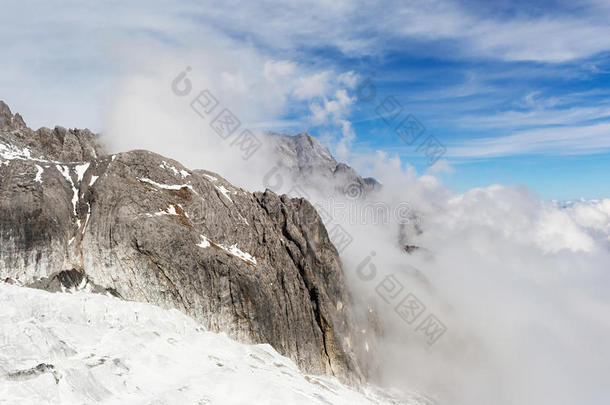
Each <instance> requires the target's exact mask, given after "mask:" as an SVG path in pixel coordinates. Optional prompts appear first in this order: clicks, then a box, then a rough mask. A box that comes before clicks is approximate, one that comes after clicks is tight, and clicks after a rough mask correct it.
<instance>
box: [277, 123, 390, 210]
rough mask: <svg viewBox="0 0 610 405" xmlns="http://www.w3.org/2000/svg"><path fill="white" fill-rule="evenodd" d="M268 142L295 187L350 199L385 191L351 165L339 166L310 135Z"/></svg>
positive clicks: (278, 135)
mask: <svg viewBox="0 0 610 405" xmlns="http://www.w3.org/2000/svg"><path fill="white" fill-rule="evenodd" d="M268 141H269V143H270V144H271V145H272V147H273V148H274V149H275V151H276V152H277V156H278V162H277V166H278V169H280V170H281V171H282V172H283V174H284V175H286V176H287V177H289V178H290V179H291V183H292V184H299V185H304V186H305V187H306V188H311V189H316V190H317V191H319V192H321V193H322V194H323V195H332V194H335V193H340V194H344V195H346V196H347V197H349V198H364V197H366V196H367V195H368V194H370V193H371V192H373V191H375V190H378V189H379V188H380V187H381V184H380V183H379V182H378V181H377V180H375V179H374V178H372V177H365V178H363V177H361V176H360V175H359V174H358V172H356V170H354V169H353V168H352V167H350V166H349V165H347V164H345V163H340V162H337V160H336V159H335V158H334V157H333V155H332V154H331V153H330V151H329V150H328V148H326V147H325V146H324V145H322V143H320V141H318V140H317V139H316V138H314V137H313V136H311V135H310V134H308V133H306V132H303V133H300V134H298V135H295V136H291V135H285V134H275V133H270V134H269V138H268Z"/></svg>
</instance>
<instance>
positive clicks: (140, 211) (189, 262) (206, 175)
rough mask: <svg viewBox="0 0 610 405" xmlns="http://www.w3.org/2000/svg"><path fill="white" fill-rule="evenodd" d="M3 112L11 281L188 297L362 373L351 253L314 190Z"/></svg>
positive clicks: (326, 364)
mask: <svg viewBox="0 0 610 405" xmlns="http://www.w3.org/2000/svg"><path fill="white" fill-rule="evenodd" d="M9 115H11V116H10V117H9ZM0 117H1V118H0V128H1V130H0V277H1V279H2V280H5V279H7V280H12V281H13V282H18V283H21V284H24V285H28V286H32V287H38V288H45V289H48V290H53V291H55V290H58V289H60V290H63V289H64V288H67V289H73V288H87V289H89V290H92V291H98V292H104V291H107V292H110V293H112V294H114V295H117V296H119V297H122V298H124V299H128V300H138V301H145V302H149V303H153V304H156V305H160V306H162V307H169V308H178V309H180V310H182V311H183V312H185V313H187V314H188V315H190V316H192V317H194V318H195V319H197V320H198V321H200V322H201V323H202V324H203V325H205V326H206V327H207V328H208V329H209V330H212V331H218V332H226V333H227V334H228V335H229V336H231V337H234V338H237V339H239V340H241V341H245V342H249V343H269V344H271V345H272V346H273V347H274V348H275V349H276V350H278V351H279V352H280V353H282V354H284V355H286V356H288V357H290V358H291V359H293V360H294V361H295V362H296V363H297V364H298V365H299V366H300V367H301V368H302V369H303V370H305V371H307V372H310V373H317V374H328V375H335V376H337V377H339V378H340V379H341V380H343V381H345V382H350V383H357V382H360V381H361V380H362V378H363V377H362V373H361V371H360V369H359V366H358V364H357V361H356V360H355V355H354V347H356V346H358V347H360V345H361V344H362V343H361V342H360V341H359V339H360V338H359V334H357V333H353V331H354V330H355V329H356V328H354V326H353V323H352V322H353V321H352V316H351V313H350V303H351V300H350V297H349V294H348V292H347V290H346V287H345V283H344V280H343V273H342V269H341V264H340V261H339V257H338V254H337V251H336V249H335V248H334V246H333V245H332V243H331V242H330V240H329V238H328V235H327V232H326V229H325V227H324V225H323V223H322V221H321V220H320V218H319V217H318V215H317V213H316V211H315V209H314V208H313V207H312V206H311V205H310V204H309V203H308V202H307V201H305V200H303V199H290V198H288V197H286V196H282V197H279V196H277V195H275V194H274V193H272V192H270V191H267V192H264V193H249V192H246V191H244V190H241V189H238V188H236V187H234V186H232V185H231V184H230V183H228V182H227V181H226V180H224V179H223V178H221V177H220V176H218V175H217V174H214V173H211V172H206V171H203V170H195V171H191V170H188V169H186V168H185V167H183V166H182V165H180V164H179V163H178V162H175V161H173V160H170V159H167V158H164V157H162V156H160V155H157V154H154V153H151V152H147V151H132V152H127V153H121V154H118V155H114V156H106V155H104V154H103V152H102V150H101V148H100V147H99V146H98V145H97V140H96V137H95V135H93V134H91V133H90V132H89V131H78V130H70V131H68V130H64V129H61V128H60V129H58V128H56V129H55V130H53V131H51V130H46V129H41V130H38V131H32V130H30V129H28V128H27V127H25V124H23V125H22V122H23V120H21V119H20V117H17V116H12V114H11V113H10V110H8V107H6V106H5V105H4V104H2V103H0Z"/></svg>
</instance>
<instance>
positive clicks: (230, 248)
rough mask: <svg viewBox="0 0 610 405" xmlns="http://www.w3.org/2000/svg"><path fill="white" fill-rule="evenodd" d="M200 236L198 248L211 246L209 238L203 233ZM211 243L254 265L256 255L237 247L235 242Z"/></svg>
mask: <svg viewBox="0 0 610 405" xmlns="http://www.w3.org/2000/svg"><path fill="white" fill-rule="evenodd" d="M200 236H201V242H200V243H198V244H197V246H199V247H200V248H208V247H210V246H212V245H211V244H210V240H209V239H208V238H207V237H206V236H204V235H200ZM213 243H214V245H216V246H218V247H219V248H220V249H222V250H224V251H225V252H227V253H228V254H230V255H233V256H235V257H237V258H239V259H241V260H243V261H245V262H248V263H250V264H253V265H255V266H256V257H254V256H252V255H251V254H250V253H248V252H244V251H243V250H241V249H239V248H238V247H237V243H234V244H233V245H231V246H226V245H223V244H221V243H216V242H213Z"/></svg>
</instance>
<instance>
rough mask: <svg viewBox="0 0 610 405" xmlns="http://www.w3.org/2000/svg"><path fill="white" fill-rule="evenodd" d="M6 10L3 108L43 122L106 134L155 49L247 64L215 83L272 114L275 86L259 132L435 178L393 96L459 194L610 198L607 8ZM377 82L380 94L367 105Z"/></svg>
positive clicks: (222, 68)
mask: <svg viewBox="0 0 610 405" xmlns="http://www.w3.org/2000/svg"><path fill="white" fill-rule="evenodd" d="M3 7H4V9H3V15H2V16H0V45H2V49H3V50H4V57H3V59H2V61H1V62H0V89H1V90H2V91H1V93H0V98H1V99H4V100H5V101H7V102H8V103H9V105H10V106H11V107H12V109H13V110H15V111H19V112H21V113H22V114H23V115H24V116H25V118H26V121H27V122H28V123H30V124H31V126H33V127H38V126H42V125H46V126H52V125H54V124H62V125H64V126H70V127H71V126H78V127H85V126H87V127H90V128H92V129H94V130H98V131H103V130H104V129H105V128H106V123H105V114H106V112H107V111H108V109H109V108H110V107H109V103H111V102H113V101H114V98H113V97H114V94H115V93H117V88H119V87H120V83H122V82H123V81H124V80H125V77H126V76H128V75H130V74H131V75H133V74H134V70H136V71H138V72H139V73H141V72H144V71H147V70H148V69H151V68H153V67H154V66H155V65H156V64H157V61H158V60H159V59H160V57H159V54H160V52H161V53H164V54H171V55H173V56H174V57H175V55H176V54H180V53H182V54H188V55H190V56H189V57H190V58H191V59H192V58H193V55H198V54H199V55H202V57H203V60H206V59H205V58H207V60H208V61H209V60H210V59H216V56H218V59H221V58H223V56H224V55H223V54H225V53H227V54H229V53H230V54H231V55H232V56H231V57H230V58H227V60H233V61H237V62H236V63H234V64H233V66H232V65H230V64H228V65H227V64H224V65H223V64H221V63H220V62H217V61H216V60H214V62H213V63H209V65H210V66H212V65H216V64H218V67H217V69H216V71H214V72H211V73H210V74H211V75H217V76H215V77H222V78H227V77H229V78H230V80H229V81H230V84H231V86H233V87H234V88H235V87H236V86H235V83H239V86H241V87H243V88H244V89H247V90H250V91H247V92H244V93H243V94H245V95H246V96H247V97H248V98H250V105H259V104H260V105H263V104H264V105H268V100H266V99H264V97H266V96H267V95H264V94H261V93H264V92H267V91H269V93H271V94H273V95H275V94H277V98H278V99H281V105H275V104H274V105H273V106H271V107H269V108H268V109H265V110H261V109H260V108H258V107H257V108H252V111H250V112H251V113H252V116H253V118H252V117H250V115H249V112H248V111H245V112H243V114H244V115H245V116H248V117H249V119H250V121H251V124H252V125H253V126H256V127H258V128H261V129H262V128H266V129H269V130H275V131H285V132H290V133H297V132H301V131H304V130H307V131H310V132H311V133H312V134H314V135H316V136H318V137H320V138H321V139H323V140H324V141H326V142H328V143H329V144H330V145H331V147H332V148H333V150H334V151H335V152H336V153H337V154H338V155H339V156H340V157H341V156H344V157H345V159H347V160H348V161H352V160H354V159H355V158H357V157H358V156H359V155H362V154H368V153H371V152H374V151H376V150H383V151H385V152H387V153H389V154H391V155H394V154H395V155H397V156H400V158H401V159H402V162H403V164H405V165H407V164H411V165H413V166H414V167H416V168H417V170H418V172H420V173H424V172H426V170H428V165H427V163H426V158H425V156H423V155H422V153H421V152H417V151H416V148H417V145H411V146H410V145H406V144H405V143H404V142H403V141H402V140H401V139H400V138H399V137H398V136H397V135H396V134H395V133H394V130H393V128H392V126H390V125H388V124H386V123H385V122H384V121H383V120H382V119H380V118H379V117H378V116H377V114H376V113H375V109H376V107H377V106H378V105H379V103H380V102H381V101H383V100H384V99H385V98H386V97H388V96H394V97H395V100H398V101H399V102H400V105H401V106H403V107H404V113H405V114H406V113H408V114H412V115H413V116H415V117H416V118H417V119H418V120H419V121H420V122H421V123H422V124H423V125H424V126H425V128H426V132H425V135H426V136H428V135H433V136H434V137H436V139H438V140H439V141H440V142H442V144H443V145H444V146H445V147H446V149H447V151H446V153H445V155H444V156H443V159H444V160H445V161H446V162H445V163H444V166H442V168H444V169H443V170H436V171H435V173H436V174H437V175H439V176H441V177H442V178H443V180H444V182H445V184H447V185H448V186H449V187H451V188H453V189H455V190H456V191H459V192H462V191H465V190H467V189H470V188H473V187H484V186H487V185H490V184H510V185H513V184H524V185H526V186H528V187H531V188H533V189H534V190H536V191H537V192H538V193H539V194H540V195H541V196H542V197H544V198H548V199H561V200H568V199H576V198H580V197H584V198H601V197H608V196H610V182H609V181H608V174H607V173H608V172H609V169H610V133H609V131H610V120H609V118H610V98H609V95H610V24H608V21H609V17H610V2H608V1H601V0H591V1H582V2H573V1H543V2H536V3H535V4H531V2H526V1H493V2H489V1H448V0H435V1H423V2H422V1H418V2H409V1H391V0H388V1H381V2H377V3H375V4H372V3H371V2H364V1H349V2H347V1H338V0H337V1H330V0H307V1H305V0H299V1H293V2H279V1H274V0H266V1H257V2H237V1H227V2H223V3H222V4H218V3H217V2H211V1H201V2H196V3H195V2H191V1H186V0H185V1H175V2H170V1H164V0H153V1H147V2H145V1H133V2H128V3H125V4H123V3H120V2H114V1H100V2H96V3H95V4H86V3H83V2H78V1H73V0H71V1H68V0H61V1H57V2H53V4H48V3H47V2H42V1H31V0H26V1H19V2H18V1H8V2H7V4H6V5H5V6H3ZM23 21H29V22H30V23H29V24H23ZM151 49H154V52H153V51H151ZM177 58H178V59H180V57H177ZM134 61H135V62H134ZM241 61H243V66H242V65H241V63H240V62H241ZM180 63H181V62H178V63H177V66H181V65H180ZM210 66H205V68H208V67H210ZM199 68H200V69H202V67H201V66H199ZM210 69H211V67H210ZM256 72H261V73H260V74H257V73H256ZM169 74H173V72H169V73H168V75H169ZM223 75H224V76H223ZM271 76H273V77H274V78H275V79H276V81H275V82H270V81H269V80H270V77H271ZM367 77H371V78H372V80H373V83H374V84H375V86H376V88H377V98H376V100H374V101H372V102H362V101H358V100H357V99H356V98H355V90H356V88H357V85H358V83H361V82H362V80H364V79H366V78H367ZM235 78H237V79H235ZM282 81H291V82H293V83H294V84H293V85H292V86H289V87H287V85H286V84H285V83H281V82H282ZM270 83H271V84H270ZM261 85H265V86H266V87H262V88H263V89H264V90H262V91H261V90H260V89H261V87H260V86H261ZM239 86H237V87H239ZM270 86H273V89H272V91H271V90H269V87H270ZM229 87H230V86H229ZM252 89H258V91H252ZM341 91H344V93H341ZM227 97H229V96H227ZM257 97H258V98H257ZM259 98H260V99H259ZM236 103H238V102H236ZM254 112H256V113H257V114H258V115H257V116H255V117H254V115H255V114H254ZM256 121H258V122H256ZM346 148H347V149H348V150H349V153H345V149H346ZM447 163H448V164H447ZM439 168H441V167H440V166H438V167H437V169H439Z"/></svg>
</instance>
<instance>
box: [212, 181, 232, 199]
mask: <svg viewBox="0 0 610 405" xmlns="http://www.w3.org/2000/svg"><path fill="white" fill-rule="evenodd" d="M214 187H216V189H217V190H218V191H220V192H221V193H222V195H224V196H225V197H226V198H227V200H229V201H231V202H233V200H231V197H229V193H230V192H231V191H229V190H228V189H227V188H226V187H225V186H223V185H220V186H214Z"/></svg>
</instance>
